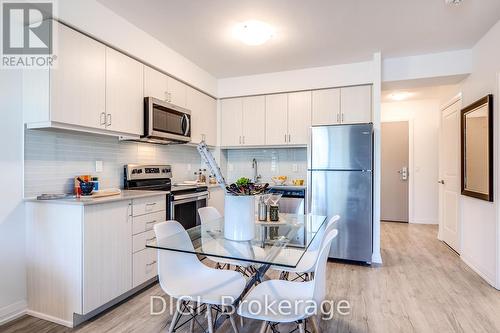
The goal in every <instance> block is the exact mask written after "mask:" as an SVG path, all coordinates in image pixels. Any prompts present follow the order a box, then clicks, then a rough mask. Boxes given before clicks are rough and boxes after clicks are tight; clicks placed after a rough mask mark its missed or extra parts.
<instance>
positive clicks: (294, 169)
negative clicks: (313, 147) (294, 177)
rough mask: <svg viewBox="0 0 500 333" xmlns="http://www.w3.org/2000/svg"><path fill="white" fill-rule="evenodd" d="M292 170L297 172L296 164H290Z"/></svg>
mask: <svg viewBox="0 0 500 333" xmlns="http://www.w3.org/2000/svg"><path fill="white" fill-rule="evenodd" d="M292 171H293V172H299V166H298V165H297V164H292Z"/></svg>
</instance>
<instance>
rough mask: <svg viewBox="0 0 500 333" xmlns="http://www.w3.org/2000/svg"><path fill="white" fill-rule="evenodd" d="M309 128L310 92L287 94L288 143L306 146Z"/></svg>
mask: <svg viewBox="0 0 500 333" xmlns="http://www.w3.org/2000/svg"><path fill="white" fill-rule="evenodd" d="M310 127H311V91H301V92H296V93H290V94H288V143H289V144H293V145H306V144H307V143H308V142H309V128H310Z"/></svg>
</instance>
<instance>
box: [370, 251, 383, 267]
mask: <svg viewBox="0 0 500 333" xmlns="http://www.w3.org/2000/svg"><path fill="white" fill-rule="evenodd" d="M372 263H373V264H382V255H381V254H380V252H377V253H373V254H372Z"/></svg>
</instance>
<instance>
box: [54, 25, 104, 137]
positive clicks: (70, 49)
mask: <svg viewBox="0 0 500 333" xmlns="http://www.w3.org/2000/svg"><path fill="white" fill-rule="evenodd" d="M54 25H55V26H54V28H57V29H58V33H59V35H58V38H59V45H60V47H59V51H58V52H59V53H58V57H57V68H54V69H51V70H50V93H51V102H50V104H51V117H50V118H51V120H52V121H58V122H61V123H65V124H72V125H78V126H84V127H91V128H104V127H105V112H106V110H105V92H106V90H105V82H106V79H105V75H106V47H105V46H104V45H103V44H101V43H98V42H96V41H95V40H93V39H91V38H88V37H86V36H84V35H82V34H80V33H78V32H76V31H75V30H73V29H71V28H68V27H66V26H64V25H61V24H59V23H56V22H54Z"/></svg>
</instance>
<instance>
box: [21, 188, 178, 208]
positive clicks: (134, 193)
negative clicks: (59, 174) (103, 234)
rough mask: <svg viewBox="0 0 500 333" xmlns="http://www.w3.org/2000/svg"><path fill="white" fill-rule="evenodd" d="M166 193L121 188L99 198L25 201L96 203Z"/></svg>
mask: <svg viewBox="0 0 500 333" xmlns="http://www.w3.org/2000/svg"><path fill="white" fill-rule="evenodd" d="M168 193H169V192H166V191H139V190H122V191H121V193H120V194H117V195H113V196H108V197H101V198H92V197H83V196H82V197H80V198H68V199H55V200H37V199H36V198H27V199H25V201H26V202H38V203H47V204H64V205H97V204H102V203H108V202H116V201H123V200H132V199H140V198H149V197H155V196H159V195H166V194H168Z"/></svg>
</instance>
